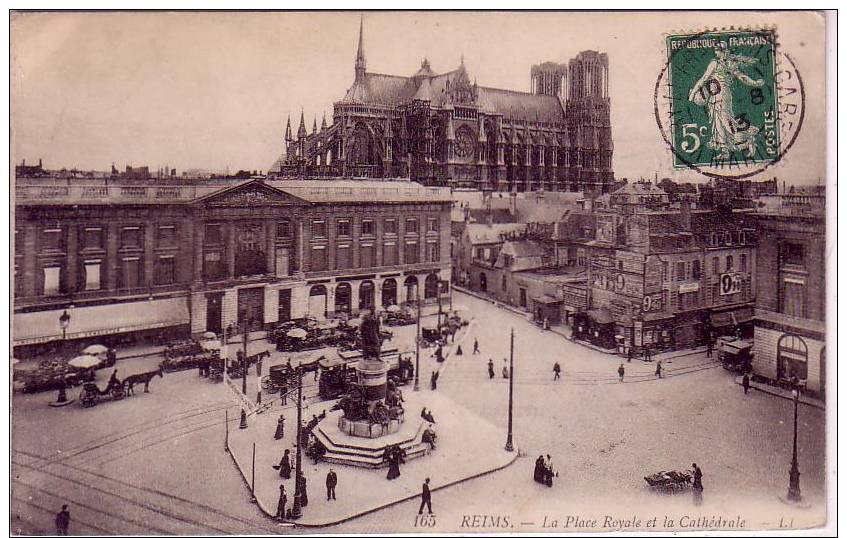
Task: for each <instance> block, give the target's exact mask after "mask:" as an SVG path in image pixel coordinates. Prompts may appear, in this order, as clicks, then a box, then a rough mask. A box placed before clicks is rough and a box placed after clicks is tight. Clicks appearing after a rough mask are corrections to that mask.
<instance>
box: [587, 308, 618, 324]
mask: <svg viewBox="0 0 847 538" xmlns="http://www.w3.org/2000/svg"><path fill="white" fill-rule="evenodd" d="M586 314H588V317H590V318H591V319H593V320H594V322H595V323H597V324H598V325H608V324H609V323H614V320H613V319H612V314H611V313H610V312H609V311H608V310H606V309H605V308H595V309H594V310H588V311H586Z"/></svg>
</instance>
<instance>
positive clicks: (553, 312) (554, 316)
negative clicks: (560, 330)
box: [532, 295, 562, 325]
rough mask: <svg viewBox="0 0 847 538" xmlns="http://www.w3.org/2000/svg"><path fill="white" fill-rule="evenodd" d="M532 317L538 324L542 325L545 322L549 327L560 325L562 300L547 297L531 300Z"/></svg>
mask: <svg viewBox="0 0 847 538" xmlns="http://www.w3.org/2000/svg"><path fill="white" fill-rule="evenodd" d="M532 306H533V308H532V317H533V319H534V320H535V321H536V322H538V323H543V322H544V320H547V323H548V324H550V325H553V324H556V323H560V322H561V321H562V315H561V310H562V300H561V299H557V298H555V297H550V296H549V295H542V296H541V297H533V298H532Z"/></svg>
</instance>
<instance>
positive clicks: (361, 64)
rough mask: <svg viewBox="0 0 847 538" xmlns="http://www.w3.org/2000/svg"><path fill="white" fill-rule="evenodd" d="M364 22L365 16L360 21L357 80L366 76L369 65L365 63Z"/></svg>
mask: <svg viewBox="0 0 847 538" xmlns="http://www.w3.org/2000/svg"><path fill="white" fill-rule="evenodd" d="M364 21H365V16H364V15H361V18H360V19H359V48H358V50H357V51H356V80H358V79H360V78H362V77H364V76H365V69H367V63H366V62H365V47H364V44H363V39H362V37H363V34H364Z"/></svg>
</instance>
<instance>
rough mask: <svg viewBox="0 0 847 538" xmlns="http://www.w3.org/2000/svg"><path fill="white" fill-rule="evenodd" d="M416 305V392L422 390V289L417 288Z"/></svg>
mask: <svg viewBox="0 0 847 538" xmlns="http://www.w3.org/2000/svg"><path fill="white" fill-rule="evenodd" d="M415 304H416V305H417V307H418V308H417V310H418V315H417V318H418V319H417V321H416V323H415V388H414V390H415V392H417V391H419V390H421V386H420V377H418V372H420V369H421V292H420V287H419V286H417V285H416V286H415Z"/></svg>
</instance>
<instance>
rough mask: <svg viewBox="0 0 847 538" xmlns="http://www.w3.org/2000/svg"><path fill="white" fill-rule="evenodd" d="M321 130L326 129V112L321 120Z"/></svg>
mask: <svg viewBox="0 0 847 538" xmlns="http://www.w3.org/2000/svg"><path fill="white" fill-rule="evenodd" d="M321 131H326V112H324V117H323V119H322V120H321Z"/></svg>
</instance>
